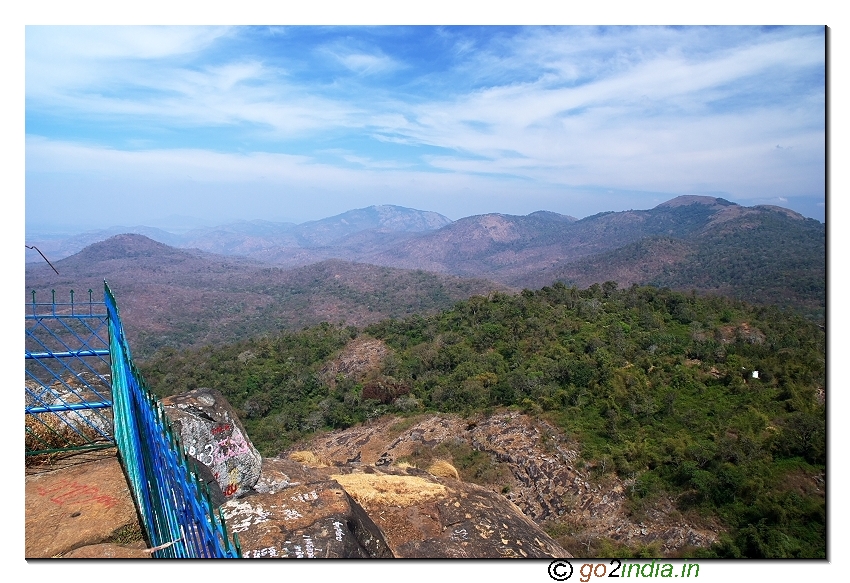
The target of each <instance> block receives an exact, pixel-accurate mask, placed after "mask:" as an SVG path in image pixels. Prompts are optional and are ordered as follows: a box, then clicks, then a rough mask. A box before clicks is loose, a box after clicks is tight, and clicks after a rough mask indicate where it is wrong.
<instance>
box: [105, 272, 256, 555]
mask: <svg viewBox="0 0 850 583" xmlns="http://www.w3.org/2000/svg"><path fill="white" fill-rule="evenodd" d="M104 301H105V304H106V310H107V314H108V322H109V351H110V354H111V365H112V394H113V400H114V403H113V415H114V417H115V441H116V444H117V446H118V452H119V456H120V458H121V463H122V465H123V467H124V471H125V473H126V475H127V481H128V483H129V485H130V490H131V492H132V493H133V498H134V500H135V502H136V507H137V509H138V510H139V515H140V517H141V519H142V523H143V524H142V526H143V527H144V529H145V531H146V532H147V534H148V538H149V542H150V543H151V545H152V546H153V547H154V548H156V549H158V550H156V551H154V553H153V556H154V557H157V558H172V557H173V558H233V557H240V556H241V554H242V553H241V550H240V547H239V541H238V539H237V538H236V536H235V535H234V537H233V541H232V542H231V541H230V540H229V539H228V536H227V527H226V525H225V521H224V517H223V516H222V514H221V511H220V510H217V509H216V508H215V507H214V506H213V503H212V501H211V499H210V495H209V491H208V490H207V489H206V485H205V483H204V482H203V480H202V479H200V477H199V474H198V471H197V468H195V467H194V466H193V465H190V463H189V461H188V459H187V457H186V454H185V450H184V448H183V446H182V444H181V443H180V439H179V437H178V436H177V435H176V434H175V432H174V430H173V428H172V425H171V422H170V420H169V419H168V417H167V416H166V415H165V413H164V411H163V408H162V405H161V403H160V402H159V399H157V398H156V396H154V395H153V394H152V393H151V392H150V390H149V389H148V388H147V386H146V385H145V382H144V379H143V378H142V376H141V374H139V371H138V370H137V369H136V366H135V365H134V364H133V359H132V357H131V355H130V348H129V346H128V344H127V340H126V337H125V335H124V328H123V326H122V324H121V319H120V317H119V315H118V307H117V305H116V303H115V297H114V296H113V295H112V291H111V290H110V289H109V285H108V284H107V283H106V282H104Z"/></svg>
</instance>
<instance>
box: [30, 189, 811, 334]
mask: <svg viewBox="0 0 850 583" xmlns="http://www.w3.org/2000/svg"><path fill="white" fill-rule="evenodd" d="M154 235H156V233H154ZM81 237H82V236H81ZM170 237H171V238H170V239H169V240H168V241H162V242H167V243H169V244H170V245H173V246H175V247H180V248H183V249H186V248H194V249H199V250H203V251H207V252H211V253H216V254H222V255H228V256H231V257H242V258H247V259H253V260H257V261H262V262H265V263H269V264H274V265H277V266H279V267H301V266H308V265H313V264H316V263H320V262H322V261H326V260H330V259H335V260H342V261H349V262H355V263H361V264H362V263H367V264H371V265H381V266H384V267H391V268H400V269H408V270H410V269H414V270H416V269H419V270H425V271H428V272H434V273H443V274H447V275H454V276H458V277H466V278H468V277H473V278H484V279H487V280H491V281H495V282H499V283H501V284H502V285H504V286H508V287H510V288H517V289H520V288H530V289H536V288H540V287H543V286H545V285H550V284H552V283H553V282H555V281H562V282H564V283H567V284H568V285H576V286H578V287H587V286H589V285H591V284H593V283H603V282H605V281H616V282H617V283H618V284H619V285H621V286H628V285H631V284H641V285H643V284H651V285H658V286H668V287H671V288H674V289H679V290H685V291H690V290H696V291H699V292H704V293H714V294H721V295H727V296H731V297H734V298H738V299H744V300H748V301H751V302H756V303H762V304H775V305H779V306H782V307H787V308H794V309H797V310H801V311H802V312H804V313H805V314H807V315H808V316H809V317H811V318H814V319H823V314H824V313H825V309H826V303H825V296H826V226H825V225H824V224H822V223H820V222H818V221H816V220H814V219H806V218H804V217H803V216H802V215H799V214H797V213H795V212H793V211H790V210H788V209H785V208H781V207H775V206H754V207H745V206H741V205H738V204H735V203H732V202H730V201H728V200H725V199H722V198H714V197H707V196H680V197H677V198H674V199H672V200H670V201H667V202H665V203H662V204H660V205H658V206H656V207H655V208H653V209H649V210H628V211H623V212H604V213H599V214H597V215H593V216H590V217H586V218H584V219H581V220H577V219H575V218H573V217H570V216H566V215H561V214H558V213H553V212H548V211H537V212H534V213H531V214H529V215H525V216H515V215H505V214H484V215H476V216H471V217H465V218H462V219H459V220H457V221H450V220H449V219H447V218H446V217H443V216H442V215H439V214H437V213H432V212H427V211H419V210H415V209H408V208H404V207H397V206H391V205H383V206H373V207H368V208H365V209H357V210H353V211H349V212H347V213H343V214H341V215H337V216H335V217H330V218H327V219H322V220H321V221H311V222H309V223H303V224H301V225H295V224H292V223H272V222H268V221H243V222H238V223H232V224H229V225H223V226H219V227H214V228H208V229H196V230H194V231H190V232H189V233H186V234H185V235H183V236H181V238H180V240H179V241H180V242H179V244H177V243H174V239H173V238H174V237H177V236H176V235H170ZM153 238H156V237H153ZM81 241H82V239H80V238H78V239H77V240H76V241H75V242H74V244H75V245H79V244H80V243H81ZM169 241H170V242H169ZM71 247H73V245H71V242H66V243H65V246H64V247H63V249H64V250H65V251H67V250H68V249H70V248H71ZM48 257H51V255H50V254H48ZM38 259H39V260H40V257H39V258H38Z"/></svg>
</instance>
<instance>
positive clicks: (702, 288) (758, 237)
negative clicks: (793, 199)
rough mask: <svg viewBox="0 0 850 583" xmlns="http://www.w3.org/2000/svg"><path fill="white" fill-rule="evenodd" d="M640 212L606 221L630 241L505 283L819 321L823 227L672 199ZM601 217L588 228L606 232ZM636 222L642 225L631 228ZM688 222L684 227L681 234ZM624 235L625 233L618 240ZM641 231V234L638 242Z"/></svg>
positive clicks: (773, 213) (769, 213)
mask: <svg viewBox="0 0 850 583" xmlns="http://www.w3.org/2000/svg"><path fill="white" fill-rule="evenodd" d="M682 198H684V197H682ZM694 198H696V197H694ZM677 203H678V204H677ZM632 212H635V211H632ZM643 213H644V216H643V217H641V216H637V217H634V218H633V219H632V221H624V220H623V219H625V218H627V217H626V216H625V215H621V216H619V217H611V219H615V220H617V221H618V223H619V224H618V227H619V230H620V231H621V234H620V240H619V241H617V242H618V243H619V242H622V241H623V239H626V238H633V239H635V240H634V241H633V242H631V243H627V244H625V245H623V246H617V247H615V248H614V249H611V250H609V251H605V252H602V253H598V254H593V255H589V256H585V257H582V258H580V259H577V260H572V261H570V260H567V261H564V262H561V263H559V264H557V265H555V266H553V267H551V268H547V269H543V270H541V271H540V272H538V273H537V274H535V275H531V276H529V277H527V278H526V277H520V278H516V279H515V280H513V281H512V280H507V281H506V283H513V284H514V285H518V284H522V285H530V286H531V287H539V286H542V285H548V284H550V283H551V282H553V281H556V280H559V281H563V282H564V283H567V284H568V285H576V286H578V287H587V286H589V285H591V284H593V283H601V282H605V281H616V282H618V283H619V284H620V285H621V286H628V285H632V284H641V285H643V284H649V285H655V286H658V287H670V288H672V289H679V290H684V291H690V290H696V291H698V292H702V293H712V294H716V295H724V296H729V297H734V298H737V299H742V300H745V301H748V302H751V303H756V304H771V305H777V306H780V307H783V308H794V309H797V310H798V311H801V312H803V313H805V314H807V315H808V316H809V317H810V318H812V319H815V320H822V319H823V317H824V310H825V307H826V228H825V226H824V225H823V224H821V223H819V222H818V221H816V220H814V219H806V218H804V217H803V216H802V215H799V214H797V213H794V212H793V211H789V210H788V209H784V208H780V207H772V206H757V207H742V206H739V205H723V206H721V207H720V208H718V205H716V204H713V203H711V202H705V201H703V200H691V201H688V204H681V203H679V201H678V200H677V201H676V203H674V204H670V203H667V204H665V205H661V206H659V207H656V209H653V210H652V211H643ZM609 216H610V215H609ZM607 218H608V217H600V219H598V220H597V221H594V222H595V223H598V224H597V225H596V227H597V228H600V230H610V227H607V226H605V225H604V223H605V222H606V219H607ZM639 220H643V222H644V224H643V226H641V228H640V229H636V228H635V225H636V223H637V222H638V221H639ZM668 220H673V221H676V220H678V221H679V222H678V225H677V227H675V228H670V229H666V230H665V229H659V228H658V225H663V224H664V222H666V221H668ZM653 223H654V225H653ZM688 223H690V225H691V228H689V229H684V228H682V225H686V224H688ZM647 227H650V228H647ZM629 230H633V233H632V234H625V235H624V234H623V232H628V231H629ZM645 232H648V233H649V235H648V236H643V237H640V234H641V233H645ZM599 238H600V239H601V238H602V237H599Z"/></svg>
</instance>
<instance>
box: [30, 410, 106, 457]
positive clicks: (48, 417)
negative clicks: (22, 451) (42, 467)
mask: <svg viewBox="0 0 850 583" xmlns="http://www.w3.org/2000/svg"><path fill="white" fill-rule="evenodd" d="M77 431H78V432H79V433H77V432H76V431H74V430H73V429H71V427H69V426H68V423H66V422H65V421H63V420H62V419H61V418H60V417H58V416H57V415H55V414H53V413H40V414H38V415H25V416H24V432H25V433H24V445H25V447H26V451H39V450H45V449H62V448H65V447H74V446H81V445H88V444H90V443H94V442H95V441H98V438H99V437H100V436H99V435H98V434H97V432H96V431H94V430H93V429H91V428H90V427H80V428H78V429H77ZM80 434H82V435H80ZM55 456H56V454H41V455H34V456H27V458H26V465H27V466H29V465H33V464H42V463H45V462H48V463H49V462H50V461H51V460H52V459H53V458H55Z"/></svg>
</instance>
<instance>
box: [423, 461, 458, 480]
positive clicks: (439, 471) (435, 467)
mask: <svg viewBox="0 0 850 583" xmlns="http://www.w3.org/2000/svg"><path fill="white" fill-rule="evenodd" d="M428 473H429V474H431V475H432V476H439V477H441V478H454V479H455V480H460V475H459V474H458V473H457V468H455V467H454V466H453V465H452V464H451V463H449V462H447V461H446V460H437V461H435V462H434V463H433V464H431V465H430V466H428Z"/></svg>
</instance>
